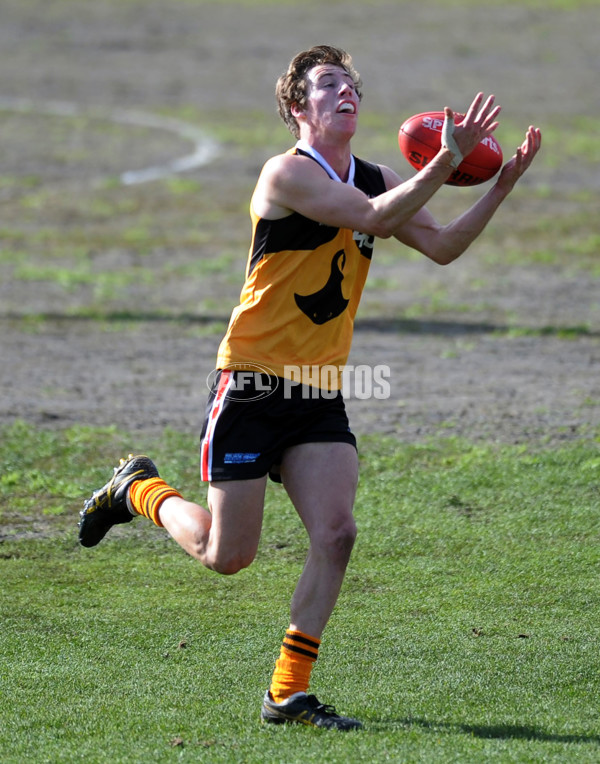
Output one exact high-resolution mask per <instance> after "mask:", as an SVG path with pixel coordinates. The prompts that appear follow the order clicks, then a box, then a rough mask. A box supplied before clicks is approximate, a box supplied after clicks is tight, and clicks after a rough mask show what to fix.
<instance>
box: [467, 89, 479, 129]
mask: <svg viewBox="0 0 600 764" xmlns="http://www.w3.org/2000/svg"><path fill="white" fill-rule="evenodd" d="M482 100H483V93H477V95H476V96H475V98H474V99H473V102H472V103H471V105H470V106H469V108H468V109H467V113H466V114H465V118H464V119H463V123H464V122H469V121H471V120H472V119H473V117H474V115H475V113H476V112H477V111H478V110H479V106H480V104H481V102H482Z"/></svg>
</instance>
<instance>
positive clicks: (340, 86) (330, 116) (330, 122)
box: [303, 64, 360, 137]
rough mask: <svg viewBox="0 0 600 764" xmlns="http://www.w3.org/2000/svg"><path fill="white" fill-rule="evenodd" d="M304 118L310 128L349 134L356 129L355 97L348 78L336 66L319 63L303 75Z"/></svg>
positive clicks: (352, 85) (352, 84)
mask: <svg viewBox="0 0 600 764" xmlns="http://www.w3.org/2000/svg"><path fill="white" fill-rule="evenodd" d="M307 79H308V89H307V100H306V106H305V108H304V110H303V114H304V119H305V120H306V122H307V124H309V125H310V126H311V128H312V129H313V130H317V131H318V132H319V133H320V132H322V131H328V132H329V131H334V132H335V133H336V134H339V135H341V136H344V137H351V136H352V135H353V134H354V132H355V130H356V122H357V118H358V107H359V103H360V102H359V97H358V94H357V92H356V89H355V87H354V83H353V82H352V77H350V75H349V74H348V73H347V72H346V71H345V70H344V69H343V68H342V67H340V66H335V65H333V64H320V65H318V66H315V67H313V68H312V69H311V70H310V71H309V72H308V74H307Z"/></svg>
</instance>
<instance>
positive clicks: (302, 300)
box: [294, 249, 350, 324]
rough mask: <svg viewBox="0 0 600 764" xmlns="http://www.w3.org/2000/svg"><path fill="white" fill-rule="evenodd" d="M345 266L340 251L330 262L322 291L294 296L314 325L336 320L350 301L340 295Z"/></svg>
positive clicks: (342, 251)
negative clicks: (328, 272)
mask: <svg viewBox="0 0 600 764" xmlns="http://www.w3.org/2000/svg"><path fill="white" fill-rule="evenodd" d="M340 260H341V265H340ZM345 265H346V253H345V252H344V250H343V249H340V251H339V252H336V254H335V255H334V256H333V258H332V260H331V274H330V275H329V279H328V280H327V283H326V284H325V286H324V287H323V288H322V289H319V291H318V292H315V293H314V294H307V295H301V294H294V298H295V299H296V305H297V306H298V307H299V308H300V310H301V311H302V312H303V313H304V315H306V316H308V318H310V320H311V321H312V322H313V323H314V324H325V323H326V322H327V321H331V319H332V318H337V316H339V315H340V314H341V313H343V312H344V311H345V310H346V308H347V307H348V303H349V302H350V301H349V300H346V298H345V297H344V295H343V293H342V281H343V280H344V274H343V273H342V271H343V270H344V266H345Z"/></svg>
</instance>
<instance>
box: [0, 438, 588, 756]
mask: <svg viewBox="0 0 600 764" xmlns="http://www.w3.org/2000/svg"><path fill="white" fill-rule="evenodd" d="M599 443H600V432H598V433H593V432H590V433H589V438H588V439H587V440H581V441H579V442H576V443H572V444H569V445H566V446H564V447H563V448H558V449H554V450H544V449H533V448H526V447H523V446H494V445H477V446H475V445H471V444H469V443H465V442H461V441H457V440H453V439H449V440H436V441H431V442H427V443H424V444H421V445H414V446H406V445H402V444H400V443H398V442H395V441H392V440H385V439H382V438H378V437H369V438H364V439H362V441H361V443H360V452H361V461H362V478H361V482H360V487H359V494H358V499H357V503H356V515H357V521H358V526H359V537H358V541H357V545H356V548H355V552H354V555H353V558H352V561H351V565H350V569H349V571H348V576H347V580H346V583H345V586H344V589H343V592H342V595H341V599H340V602H339V605H338V607H337V609H336V611H335V612H334V615H333V618H332V620H331V623H330V625H329V627H328V629H327V631H326V633H325V635H324V640H323V646H322V650H321V656H320V659H319V662H318V663H317V666H316V668H315V671H314V674H313V679H314V682H313V689H314V690H315V691H317V693H319V694H321V695H322V696H323V698H324V699H325V700H326V701H327V702H332V703H335V704H337V706H338V707H339V708H340V710H343V711H345V712H348V713H352V714H356V715H357V716H359V717H360V718H361V719H363V720H364V722H365V729H364V730H363V731H362V732H360V733H350V734H341V733H324V732H319V731H315V730H309V729H305V728H298V729H296V728H285V729H281V728H270V727H268V728H265V727H263V726H261V725H260V724H259V721H258V714H259V709H260V700H261V696H262V693H263V692H264V689H265V688H266V686H267V683H268V680H269V677H270V673H271V670H272V666H273V661H274V659H275V657H276V655H277V652H278V644H279V641H280V639H281V636H282V634H283V631H284V630H285V627H286V625H287V617H288V603H289V598H290V593H291V588H292V586H293V583H294V581H295V579H296V577H297V575H298V573H299V571H300V568H301V565H302V560H303V556H304V553H305V539H304V534H303V532H302V529H301V527H300V524H299V522H298V520H297V518H296V516H295V514H294V512H293V510H292V509H291V507H290V506H289V503H288V501H287V500H286V498H285V494H284V493H283V491H282V490H281V488H278V487H275V486H272V487H270V488H269V491H268V495H267V509H266V517H265V525H264V533H263V539H262V542H261V546H260V549H259V553H258V556H257V559H256V561H255V563H254V564H253V566H251V567H250V568H249V569H248V570H246V571H243V572H242V573H240V574H238V575H237V576H233V577H220V576H217V575H216V574H213V573H210V572H208V571H205V570H204V569H203V568H202V567H201V566H200V565H199V564H198V563H196V562H194V561H192V560H191V559H190V558H188V557H187V556H186V555H185V554H184V553H183V552H182V551H181V550H180V549H179V547H177V546H176V544H175V543H174V542H173V541H171V540H170V539H169V538H168V537H167V536H166V534H165V533H164V531H161V530H158V529H156V528H154V527H153V526H152V525H151V524H150V523H149V522H147V521H143V520H138V521H136V522H135V523H134V524H132V525H128V526H124V527H119V528H115V529H113V531H111V533H110V535H109V537H107V539H106V540H105V541H104V542H103V543H102V544H101V545H100V546H98V547H97V548H95V549H92V550H85V549H82V548H80V547H79V546H78V544H77V540H76V521H77V512H78V510H79V508H80V505H81V501H82V497H85V496H86V494H88V493H89V492H90V491H91V489H92V488H94V487H96V485H97V484H99V483H101V482H103V481H104V480H105V478H106V476H107V473H110V466H111V464H112V463H113V462H114V461H115V460H116V459H117V458H118V457H119V456H120V455H122V454H124V453H126V452H127V450H129V449H130V448H133V449H135V450H138V449H140V450H148V451H150V452H151V453H152V455H153V456H154V458H155V459H156V461H157V462H158V464H159V466H160V467H161V471H162V473H163V474H164V476H165V477H166V478H167V479H168V480H169V481H171V482H173V483H175V484H176V485H178V486H179V487H180V488H182V489H183V490H184V492H185V493H186V494H187V495H189V496H196V497H198V498H200V499H202V498H203V489H202V488H201V486H200V485H199V483H198V481H197V477H196V463H195V462H196V443H195V441H194V440H192V439H190V438H189V437H187V436H183V435H180V434H178V433H176V432H169V431H167V432H165V433H164V434H163V436H162V437H161V438H156V439H142V440H139V439H135V438H134V437H133V436H128V435H127V433H122V432H118V431H116V430H115V429H113V428H107V429H104V430H95V429H90V428H81V427H76V428H73V429H70V430H67V431H64V432H58V433H51V432H39V431H36V430H35V429H34V428H33V427H30V426H28V425H25V424H20V423H19V424H16V425H15V426H13V427H10V428H6V429H5V430H4V431H3V432H2V439H1V441H0V533H1V534H2V538H3V540H2V543H1V544H0V575H1V577H2V582H3V586H2V589H1V590H0V591H1V595H0V619H1V623H2V651H1V653H0V676H1V677H2V696H3V700H2V703H1V704H0V759H1V760H2V762H3V763H9V762H23V761H34V762H77V761H82V762H84V761H85V762H107V761H110V762H172V761H190V762H191V761H194V762H197V761H204V762H232V761H235V762H257V763H258V762H260V763H261V764H262V763H263V762H340V763H341V762H380V761H381V762H383V761H394V762H396V761H398V762H399V761H423V762H429V761H431V762H440V761H443V762H446V761H469V762H471V761H486V762H487V761H501V762H512V761H514V762H529V761H531V762H540V761H555V762H564V761H575V760H577V761H589V762H592V761H597V760H598V758H599V757H600V734H599V731H598V730H599V722H600V712H599V710H598V705H597V698H598V696H599V693H600V679H599V672H600V658H599V649H600V639H599V636H600V634H599V629H598V624H597V618H596V613H597V612H598V606H599V604H600V602H599V600H600V597H599V593H598V585H597V571H598V565H599V563H600V543H599V542H600V523H599V517H600V498H599V493H598V478H599V476H600V448H599Z"/></svg>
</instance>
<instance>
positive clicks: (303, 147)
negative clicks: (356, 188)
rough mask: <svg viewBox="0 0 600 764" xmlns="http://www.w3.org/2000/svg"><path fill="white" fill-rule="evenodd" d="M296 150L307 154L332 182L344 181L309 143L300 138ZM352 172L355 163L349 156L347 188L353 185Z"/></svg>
mask: <svg viewBox="0 0 600 764" xmlns="http://www.w3.org/2000/svg"><path fill="white" fill-rule="evenodd" d="M296 148H297V149H300V151H303V152H304V153H305V154H308V155H309V156H311V157H312V158H313V159H314V160H315V161H316V162H318V163H319V164H320V165H321V167H322V168H323V169H324V170H325V172H326V173H327V175H329V177H330V178H331V179H332V180H335V181H337V182H338V183H343V182H344V181H343V180H342V179H341V178H340V176H339V175H338V174H337V172H336V171H335V170H334V169H333V167H332V166H331V165H330V164H329V162H328V161H327V160H326V159H325V158H324V157H322V156H321V154H319V152H318V151H317V150H316V149H314V148H313V147H312V146H311V145H310V144H309V143H307V142H306V141H305V140H303V139H302V138H301V139H300V140H299V141H298V142H297V143H296ZM354 170H355V163H354V156H353V155H352V154H351V155H350V171H349V173H348V180H347V181H346V184H347V185H348V186H353V185H354Z"/></svg>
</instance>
